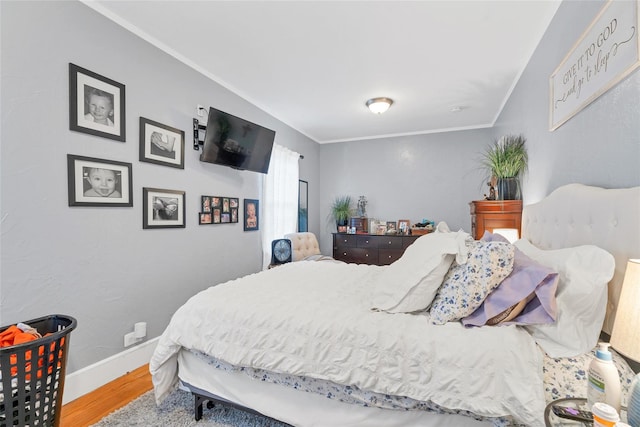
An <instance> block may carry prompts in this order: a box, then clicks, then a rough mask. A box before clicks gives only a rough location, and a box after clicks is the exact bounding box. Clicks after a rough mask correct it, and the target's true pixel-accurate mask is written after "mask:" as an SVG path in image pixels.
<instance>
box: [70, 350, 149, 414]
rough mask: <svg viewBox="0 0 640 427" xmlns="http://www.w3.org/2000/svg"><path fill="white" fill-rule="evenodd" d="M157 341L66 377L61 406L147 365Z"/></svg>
mask: <svg viewBox="0 0 640 427" xmlns="http://www.w3.org/2000/svg"><path fill="white" fill-rule="evenodd" d="M159 339H160V337H156V338H153V339H150V340H148V341H145V342H143V343H142V344H138V345H136V346H135V347H131V348H129V349H127V350H125V351H123V352H122V353H118V354H114V355H113V356H111V357H108V358H106V359H104V360H101V361H99V362H97V363H94V364H93V365H89V366H87V367H84V368H82V369H79V370H77V371H75V372H73V373H71V374H69V375H67V376H66V378H65V380H64V392H63V394H62V404H63V405H64V404H66V403H69V402H71V401H73V400H76V399H77V398H79V397H80V396H84V395H85V394H87V393H90V392H92V391H93V390H95V389H97V388H99V387H101V386H103V385H105V384H107V383H108V382H111V381H113V380H115V379H116V378H118V377H121V376H123V375H124V374H126V373H127V372H131V371H133V370H134V369H137V368H139V367H140V366H142V365H145V364H147V363H149V360H151V355H152V354H153V351H154V350H155V349H156V345H157V344H158V340H159Z"/></svg>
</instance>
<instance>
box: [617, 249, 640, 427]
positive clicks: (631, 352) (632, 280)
mask: <svg viewBox="0 0 640 427" xmlns="http://www.w3.org/2000/svg"><path fill="white" fill-rule="evenodd" d="M638 325H640V259H630V260H629V262H627V270H626V272H625V274H624V282H623V283H622V291H621V293H620V299H619V300H618V310H617V311H616V320H615V323H614V325H613V331H612V332H611V345H612V346H613V348H615V349H616V350H617V351H618V353H620V354H622V355H624V356H626V357H628V358H629V359H632V360H635V361H640V330H639V329H638ZM627 418H628V420H629V424H631V426H632V427H640V373H638V375H636V377H635V379H634V380H633V384H632V388H631V389H630V393H629V398H628V403H627Z"/></svg>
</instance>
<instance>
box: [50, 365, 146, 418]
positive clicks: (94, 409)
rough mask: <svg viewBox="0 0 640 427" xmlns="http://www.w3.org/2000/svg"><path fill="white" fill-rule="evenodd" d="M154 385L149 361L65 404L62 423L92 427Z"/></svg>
mask: <svg viewBox="0 0 640 427" xmlns="http://www.w3.org/2000/svg"><path fill="white" fill-rule="evenodd" d="M152 388H153V385H152V383H151V374H150V373H149V365H144V366H141V367H139V368H138V369H136V370H134V371H131V372H129V373H128V374H126V375H123V376H121V377H120V378H116V379H115V380H113V381H111V382H110V383H108V384H105V385H103V386H102V387H100V388H98V389H96V390H94V391H92V392H91V393H89V394H86V395H84V396H82V397H79V398H78V399H76V400H74V401H72V402H69V403H67V404H66V405H64V406H63V407H62V413H61V419H60V425H61V426H62V427H68V426H69V427H70V426H73V427H88V426H90V425H92V424H95V423H97V422H98V421H100V420H101V419H102V418H104V417H105V416H107V415H109V414H110V413H111V412H113V411H115V410H116V409H119V408H121V407H123V406H125V405H126V404H127V403H129V402H131V401H132V400H135V399H136V398H137V397H138V396H140V395H142V394H144V393H145V392H147V391H149V390H151V389H152Z"/></svg>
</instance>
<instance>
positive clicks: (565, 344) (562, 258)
mask: <svg viewBox="0 0 640 427" xmlns="http://www.w3.org/2000/svg"><path fill="white" fill-rule="evenodd" d="M514 244H515V245H516V247H517V248H518V249H520V250H521V251H522V252H523V253H524V254H525V255H527V256H528V257H530V258H532V259H534V260H535V261H537V262H539V263H540V264H542V265H545V266H547V267H550V268H552V269H554V270H555V271H557V272H558V275H559V277H560V279H559V282H558V291H557V294H556V301H557V304H558V317H557V319H556V322H555V323H552V324H546V325H530V326H525V328H526V329H527V330H528V331H529V333H530V334H531V335H532V336H533V338H534V339H535V340H536V342H537V343H538V344H539V345H540V347H542V349H543V350H544V351H545V352H546V353H547V354H548V355H549V356H550V357H573V356H576V355H579V354H582V353H586V352H588V351H590V350H591V349H592V348H593V347H594V346H595V345H596V343H597V342H598V337H599V336H600V330H601V329H602V323H603V321H604V316H605V313H606V306H607V284H608V283H609V280H611V278H612V277H613V272H614V269H615V260H614V258H613V256H612V255H611V254H610V253H609V252H607V251H605V250H604V249H601V248H599V247H597V246H593V245H584V246H576V247H573V248H564V249H555V250H543V249H539V248H537V247H535V246H534V245H533V244H531V243H530V242H529V241H528V240H526V239H520V240H518V241H517V242H515V243H514Z"/></svg>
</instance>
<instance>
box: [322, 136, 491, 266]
mask: <svg viewBox="0 0 640 427" xmlns="http://www.w3.org/2000/svg"><path fill="white" fill-rule="evenodd" d="M490 141H491V130H490V129H484V130H473V131H460V132H447V133H440V134H431V135H421V136H407V137H402V138H390V139H374V140H370V141H360V142H347V143H338V144H328V145H322V146H321V148H320V176H321V180H320V182H321V184H320V194H321V196H320V221H321V230H322V231H321V247H322V250H323V252H325V253H327V254H331V252H332V240H331V239H332V236H331V233H332V232H335V231H336V225H335V221H333V220H332V219H330V218H329V213H330V212H329V207H330V205H331V203H332V201H333V200H334V198H335V197H336V196H340V195H350V196H352V199H354V200H355V201H357V199H358V197H359V196H361V195H364V196H366V197H367V200H368V204H367V216H368V217H369V218H376V219H379V220H383V221H397V220H399V219H408V220H410V221H411V223H412V224H413V223H415V222H419V221H420V220H422V219H423V218H426V219H429V220H433V221H435V222H436V223H437V222H439V221H445V222H446V223H447V224H448V225H449V227H450V228H451V229H452V230H458V229H460V228H462V229H464V230H467V231H469V230H470V228H471V220H470V217H469V202H470V201H471V200H479V199H482V196H483V194H484V193H488V187H487V186H486V185H485V184H484V179H483V177H484V172H483V171H482V170H481V169H480V168H479V166H478V165H479V159H480V157H481V154H480V152H481V149H482V147H484V146H485V143H487V142H490ZM483 185H484V186H483Z"/></svg>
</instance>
